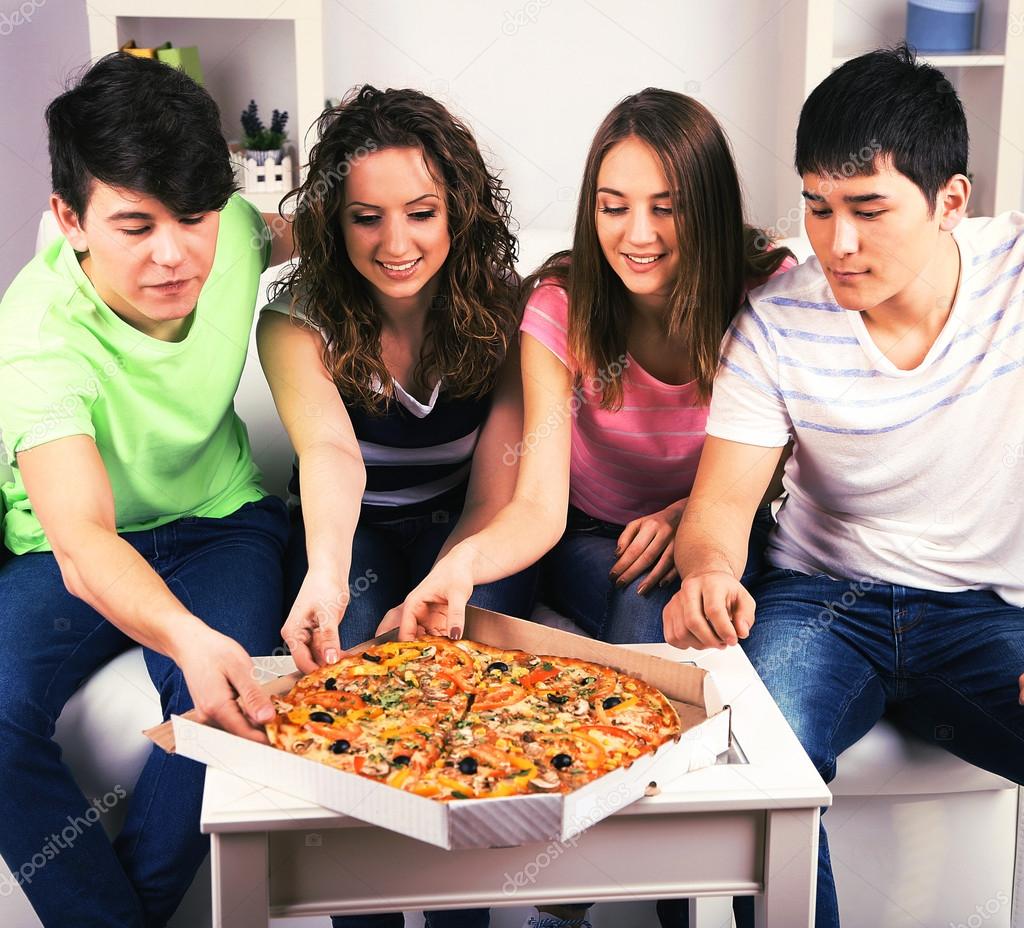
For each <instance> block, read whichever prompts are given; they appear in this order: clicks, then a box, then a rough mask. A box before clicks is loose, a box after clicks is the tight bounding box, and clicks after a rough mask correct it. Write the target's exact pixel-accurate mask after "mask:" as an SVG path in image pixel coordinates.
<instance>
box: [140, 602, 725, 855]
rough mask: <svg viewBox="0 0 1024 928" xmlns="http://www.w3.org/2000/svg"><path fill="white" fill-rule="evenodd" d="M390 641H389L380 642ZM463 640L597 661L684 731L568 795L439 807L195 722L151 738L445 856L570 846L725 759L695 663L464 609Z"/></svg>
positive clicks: (173, 724)
mask: <svg viewBox="0 0 1024 928" xmlns="http://www.w3.org/2000/svg"><path fill="white" fill-rule="evenodd" d="M393 637H395V635H394V633H390V634H389V635H385V636H382V637H381V638H378V639H375V641H385V640H388V639H389V638H393ZM464 637H465V638H468V639H471V640H473V641H480V642H484V643H486V644H489V645H494V646H496V647H499V648H507V649H521V650H524V651H529V652H531V653H533V654H538V655H555V656H558V657H574V658H579V659H581V660H588V661H593V662H595V663H598V664H605V665H606V666H609V667H613V668H615V669H617V670H621V671H624V672H625V673H628V674H630V675H632V676H634V677H638V678H639V679H641V680H644V681H646V682H647V683H649V684H651V685H653V686H656V687H657V688H658V689H660V690H661V691H662V692H663V693H664V694H665V695H666V696H667V697H668V698H669V699H670V700H671V701H672V704H673V705H674V706H675V708H676V711H677V712H678V713H679V718H680V721H681V722H682V735H681V737H680V738H679V740H678V741H670V742H668V743H667V744H664V745H662V746H661V747H660V748H659V749H658V750H657V751H656V752H655V753H654V754H648V755H646V756H643V757H639V758H637V759H636V760H635V761H634V762H633V763H632V765H631V766H629V767H624V768H620V769H618V770H614V771H612V772H611V773H607V774H605V775H604V776H602V777H599V778H598V779H596V780H594V781H592V782H590V783H588V784H586V785H585V786H583V787H581V788H580V789H577V790H575V791H573V792H571V793H568V794H561V793H560V794H557V795H543V794H536V795H526V796H508V797H503V798H496V799H465V800H453V801H450V802H437V801H435V800H433V799H429V798H425V797H422V796H417V795H415V794H414V793H409V792H404V791H402V790H400V789H396V788H394V787H392V786H388V785H387V784H385V783H378V782H376V781H374V780H370V779H367V778H365V777H360V776H357V775H356V774H351V773H346V772H344V771H341V770H336V769H335V768H333V767H329V766H327V765H325V764H321V763H318V762H316V761H312V760H309V759H307V758H305V757H302V756H300V755H296V754H288V753H286V752H284V751H280V750H277V749H276V748H272V747H269V746H268V745H263V744H258V743H256V742H254V741H247V740H246V739H244V738H239V737H238V736H236V735H232V734H228V733H227V732H225V731H222V730H221V729H219V728H216V727H214V726H212V725H209V724H204V723H201V722H198V721H196V720H195V719H194V718H190V717H189V716H190V714H191V713H186V714H185V715H180V716H179V715H175V716H172V718H171V721H169V722H165V723H164V724H163V725H160V726H158V727H156V728H153V729H150V730H149V731H147V732H146V734H147V735H148V736H149V737H150V739H152V740H153V741H154V742H155V743H156V744H158V745H159V746H160V747H162V748H163V749H164V750H166V751H168V752H174V753H178V754H181V755H183V756H185V757H190V758H192V759H193V760H197V761H200V762H201V763H204V764H206V765H208V766H210V767H216V768H218V769H220V770H224V771H226V772H228V773H231V774H234V775H235V776H238V777H241V778H243V779H245V780H248V781H250V782H254V783H258V784H260V785H262V786H269V787H271V788H273V789H276V790H280V791H281V792H282V793H287V794H289V795H291V796H295V797H297V798H299V799H304V800H307V801H309V802H314V803H316V804H317V805H321V806H324V807H326V808H328V809H333V810H335V811H337V812H341V813H344V814H345V815H350V816H352V817H354V818H357V819H360V820H361V821H364V822H369V823H370V824H373V825H379V826H380V827H382V828H387V829H390V830H391V831H395V832H398V833H400V834H403V835H407V836H408V837H411V838H417V839H418V840H420V841H425V842H427V843H429V844H434V845H437V846H438V847H442V848H449V849H454V848H487V847H514V846H519V845H522V844H529V843H531V842H537V841H564V840H567V839H569V838H571V837H573V836H574V835H576V834H578V833H579V832H581V831H583V830H584V829H586V828H589V827H590V826H591V825H593V824H595V823H597V822H599V821H600V820H601V819H603V818H606V817H607V816H609V815H611V814H612V813H613V812H615V811H617V810H618V809H621V808H622V807H623V806H626V805H629V804H630V803H632V802H635V801H636V800H638V799H640V798H641V797H643V796H644V794H645V793H646V792H649V791H650V789H651V788H652V787H654V786H656V785H657V784H659V783H662V784H670V783H671V782H672V781H674V780H676V779H677V778H678V777H679V776H681V775H682V774H685V773H687V772H689V771H692V770H697V769H699V768H701V767H707V766H710V765H712V764H714V763H715V760H716V758H717V757H718V755H719V754H721V753H723V752H724V751H726V750H728V747H729V737H730V724H729V721H730V711H729V709H728V707H723V706H722V701H721V697H720V696H719V694H718V691H717V689H716V687H715V685H714V682H713V681H712V679H711V676H710V674H708V672H707V671H705V670H701V669H700V668H698V667H695V666H694V665H692V664H686V663H676V662H673V661H669V660H665V659H664V658H660V657H653V656H651V655H649V654H644V653H642V652H640V651H636V650H633V649H631V648H623V647H618V646H616V645H611V644H605V643H604V642H601V641H593V640H591V639H589V638H581V637H580V636H579V635H573V634H570V633H568V632H563V631H559V630H557V629H553V628H547V627H545V626H543V625H538V624H536V623H534V622H529V621H524V620H522V619H513V618H511V617H509V616H504V615H499V614H498V613H495V612H488V611H487V610H484V609H477V608H475V607H473V606H470V607H469V608H468V609H467V610H466V625H465V629H464ZM362 648H365V645H363V646H362ZM362 648H356V649H353V651H355V652H358V651H360V650H362ZM300 676H301V674H299V673H291V674H287V675H285V676H280V677H278V678H277V679H275V680H273V681H271V682H269V683H266V684H264V686H263V688H264V690H265V691H266V692H268V693H271V694H283V693H286V692H288V690H290V689H291V688H292V686H293V685H294V683H295V681H296V680H298V679H299V678H300Z"/></svg>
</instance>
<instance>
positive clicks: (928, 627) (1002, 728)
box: [741, 568, 1024, 928]
mask: <svg viewBox="0 0 1024 928" xmlns="http://www.w3.org/2000/svg"><path fill="white" fill-rule="evenodd" d="M751 593H752V594H753V595H754V598H755V599H756V601H757V614H756V620H755V622H754V626H753V628H752V629H751V631H750V636H749V637H748V638H747V639H745V640H744V641H742V642H741V644H742V646H743V649H744V651H746V653H747V656H748V657H749V658H750V660H751V663H753V665H754V668H755V669H756V670H757V672H758V673H759V674H760V676H761V679H762V680H764V682H765V685H766V686H767V687H768V690H769V692H770V693H771V694H772V697H773V698H774V699H775V701H776V702H777V703H778V705H779V708H780V709H781V710H782V713H783V715H785V717H786V719H787V721H788V722H789V724H790V725H791V726H792V728H793V730H794V731H795V732H796V735H797V737H798V738H799V739H800V743H801V744H802V745H803V747H804V750H805V751H807V753H808V755H809V756H810V758H811V760H812V761H813V762H814V765H815V767H817V769H818V772H819V773H820V774H821V776H822V778H823V779H824V780H825V781H826V782H828V781H830V780H832V779H833V777H835V775H836V758H837V757H838V756H839V755H840V754H841V753H842V752H843V751H845V750H846V749H847V748H848V747H850V746H851V745H852V744H854V743H855V742H857V741H858V740H860V738H862V737H863V736H864V735H865V734H867V732H868V731H869V730H870V729H871V727H872V726H873V725H874V724H875V722H877V721H878V719H879V718H880V717H881V716H882V714H883V713H884V712H888V714H889V716H890V717H894V720H895V721H896V722H897V723H898V724H900V725H901V726H902V727H904V728H906V729H909V730H910V731H912V732H914V733H916V734H917V735H919V736H920V737H922V738H924V739H925V740H926V741H929V742H931V743H933V744H937V745H939V746H940V747H943V748H945V749H946V750H948V751H951V752H952V753H953V754H956V755H957V756H958V757H962V758H963V759H965V760H967V761H969V762H970V763H972V764H975V765H977V766H979V767H983V768H984V769H986V770H990V771H992V772H993V773H996V774H999V775H1001V776H1004V777H1007V778H1008V779H1010V780H1013V781H1015V782H1017V783H1024V709H1022V708H1021V706H1020V704H1019V702H1018V695H1019V687H1018V678H1019V677H1020V675H1021V673H1024V609H1021V608H1018V607H1017V606H1011V605H1009V604H1008V603H1006V602H1004V601H1003V600H1002V599H1000V598H999V597H998V596H997V595H996V594H995V593H992V592H990V591H987V590H967V591H965V592H960V593H937V592H932V591H929V590H918V589H912V588H908V587H903V586H893V585H890V584H886V583H881V582H876V581H872V580H870V579H864V580H856V581H855V580H833V579H831V578H829V577H825V576H808V575H806V574H802V573H798V572H796V571H793V570H781V569H778V568H769V569H768V570H766V571H765V572H764V573H763V574H762V575H761V576H760V577H759V578H758V580H757V581H756V582H755V584H754V586H753V589H752V590H751ZM817 900H818V901H817V920H816V922H815V924H816V925H817V928H833V926H837V925H838V924H839V911H838V905H837V901H836V892H835V883H834V881H833V878H832V867H831V864H830V861H829V853H828V842H827V840H826V837H825V829H824V823H823V827H822V830H821V837H820V851H819V857H818V895H817Z"/></svg>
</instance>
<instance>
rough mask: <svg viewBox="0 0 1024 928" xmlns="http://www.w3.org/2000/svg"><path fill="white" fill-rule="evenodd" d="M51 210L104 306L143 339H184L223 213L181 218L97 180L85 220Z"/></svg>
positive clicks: (57, 204)
mask: <svg viewBox="0 0 1024 928" xmlns="http://www.w3.org/2000/svg"><path fill="white" fill-rule="evenodd" d="M51 205H52V207H53V210H54V213H55V214H56V216H57V221H58V222H59V224H60V226H61V230H62V231H63V232H64V235H65V237H66V238H67V239H68V240H69V241H70V242H71V245H72V247H73V248H74V249H75V251H77V252H79V253H82V252H86V253H87V254H86V255H85V257H83V258H82V259H81V264H82V270H83V271H84V272H85V274H86V275H87V276H88V278H89V280H90V281H91V282H92V285H93V287H94V288H95V290H96V293H97V294H98V295H99V297H100V299H102V300H103V302H104V303H106V304H107V306H109V307H110V308H111V309H112V310H113V311H114V312H115V313H117V315H118V316H120V317H121V318H122V319H124V320H125V322H127V323H128V324H129V325H131V326H134V327H135V328H136V329H138V330H139V331H140V332H144V333H145V334H147V335H151V336H153V337H154V338H160V339H164V340H168V341H169V340H173V339H175V338H176V337H178V335H179V333H180V331H181V330H182V328H183V326H184V324H185V320H186V318H187V317H188V316H189V315H190V314H191V312H192V310H193V309H195V306H196V301H197V300H198V299H199V292H200V290H202V288H203V284H204V283H206V279H207V277H209V276H210V268H211V267H212V266H213V259H214V254H215V252H216V249H217V230H218V229H219V228H220V213H217V212H214V211H210V212H206V213H198V214H196V215H194V216H178V215H176V214H174V213H172V212H170V211H169V210H168V209H167V207H165V206H164V205H163V203H161V202H160V201H159V200H158V199H156V198H155V197H151V196H147V195H146V194H141V193H135V192H133V191H130V190H125V189H123V188H119V187H110V186H108V185H107V184H104V183H101V182H100V181H96V180H94V181H93V182H92V185H91V191H90V195H89V201H88V204H87V206H86V209H85V215H84V216H83V217H82V218H81V220H80V219H79V218H78V217H76V216H75V214H74V212H73V211H72V210H71V208H70V207H69V206H67V204H66V203H64V202H63V201H62V200H61V199H60V198H59V197H57V196H54V197H52V198H51Z"/></svg>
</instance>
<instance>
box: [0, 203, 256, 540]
mask: <svg viewBox="0 0 1024 928" xmlns="http://www.w3.org/2000/svg"><path fill="white" fill-rule="evenodd" d="M264 228H265V227H264V224H263V218H262V217H261V216H260V214H259V213H258V212H257V211H256V209H255V208H254V207H253V206H252V205H251V204H250V203H248V202H247V201H246V200H244V199H242V197H240V196H238V195H235V196H233V197H232V198H231V199H230V200H229V201H228V203H227V205H226V206H225V207H224V209H223V210H222V212H221V215H220V229H219V231H218V233H217V251H216V255H215V258H214V262H213V267H212V269H211V272H210V276H209V278H208V279H207V281H206V283H205V284H204V286H203V289H202V292H201V293H200V295H199V301H198V303H197V304H196V309H195V315H194V318H193V320H192V325H191V328H190V329H189V331H188V334H187V335H186V336H185V338H184V339H183V340H182V341H180V342H165V341H161V340H159V339H156V338H152V337H151V336H149V335H145V334H143V333H142V332H140V331H139V330H138V329H135V328H133V327H132V326H130V325H129V324H128V323H127V322H125V321H124V320H123V319H121V318H120V317H119V316H117V315H116V314H115V313H114V312H113V311H112V310H111V309H110V308H109V307H108V306H107V305H106V304H105V303H104V302H103V301H102V300H101V299H100V298H99V296H98V295H97V293H96V291H95V289H94V288H93V286H92V284H91V283H90V281H89V278H88V277H86V275H85V273H84V272H83V271H82V268H81V266H80V265H79V263H78V258H77V256H76V255H75V251H74V249H73V248H72V247H71V245H70V243H69V242H67V241H66V240H65V239H64V238H61V239H59V240H58V241H56V242H54V243H53V244H52V245H50V246H49V247H47V248H46V249H45V250H44V251H41V252H40V253H39V254H38V255H36V257H35V258H34V259H33V260H32V261H31V262H30V263H29V264H28V265H27V266H26V267H25V268H24V269H23V270H22V271H21V273H20V274H18V276H17V277H16V278H15V280H14V282H13V283H12V284H11V286H10V288H9V289H8V291H7V293H6V294H5V295H4V298H3V300H2V301H0V438H2V445H0V453H2V454H3V457H4V459H5V460H6V462H7V463H9V464H11V465H12V466H13V472H14V479H13V481H11V482H9V483H5V484H4V485H3V486H2V487H0V493H2V496H3V503H4V507H3V508H5V509H6V515H5V516H4V522H3V534H4V542H5V544H6V545H7V547H8V548H9V549H10V550H11V551H13V552H14V553H15V554H24V553H26V552H29V551H49V550H51V546H50V544H49V542H48V541H47V539H46V536H45V535H44V534H43V530H42V527H41V526H40V524H39V520H38V519H37V518H36V516H35V513H34V512H33V511H32V506H31V503H30V502H29V500H28V497H27V495H26V493H25V486H24V483H23V482H22V479H21V474H20V473H19V471H18V467H17V463H16V461H15V455H16V454H17V453H18V452H19V451H26V450H28V449H29V448H34V447H36V446H37V445H42V444H45V443H47V442H51V441H55V440H57V439H59V438H66V437H68V436H70V435H88V436H90V437H91V438H93V439H94V440H95V442H96V446H97V448H98V449H99V452H100V455H101V457H102V458H103V463H104V465H105V466H106V470H107V474H108V475H109V477H110V483H111V487H112V488H113V492H114V504H115V509H116V519H117V530H118V531H119V532H131V531H140V530H144V529H150V528H155V527H157V526H159V525H164V524H166V523H168V522H172V521H174V520H175V519H180V518H182V517H184V516H204V517H210V518H219V517H222V516H226V515H230V514H231V513H232V512H234V511H235V510H236V509H238V508H239V507H240V506H242V505H244V504H245V503H248V502H254V501H255V500H258V499H261V498H262V497H263V496H264V495H265V493H264V491H263V490H262V489H261V488H260V485H259V483H260V473H259V470H258V469H257V467H256V465H255V464H254V463H253V460H252V452H251V450H250V448H249V437H248V434H247V433H246V430H245V426H244V425H243V423H242V420H241V419H239V418H238V416H237V415H236V414H235V409H234V396H235V391H236V390H237V389H238V382H239V380H240V379H241V376H242V367H243V366H244V364H245V358H246V352H247V351H248V348H249V336H250V333H251V330H252V321H253V313H254V310H255V306H256V294H257V290H258V288H259V277H260V274H261V273H262V272H263V271H264V270H265V269H266V267H267V262H268V260H269V257H270V247H269V243H267V242H266V237H265V236H264V235H263V232H264ZM261 243H262V245H261Z"/></svg>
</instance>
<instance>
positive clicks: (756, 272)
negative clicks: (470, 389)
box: [382, 89, 789, 642]
mask: <svg viewBox="0 0 1024 928" xmlns="http://www.w3.org/2000/svg"><path fill="white" fill-rule="evenodd" d="M767 245H768V242H767V240H766V239H765V237H764V236H763V235H762V234H761V233H759V232H758V231H757V230H754V229H751V228H749V227H747V226H745V225H744V223H743V210H742V202H741V195H740V188H739V181H738V178H737V175H736V168H735V165H734V163H733V160H732V154H731V152H730V150H729V145H728V142H727V140H726V138H725V135H724V133H723V132H722V129H721V127H720V126H719V125H718V123H717V121H716V120H715V118H714V117H713V116H712V115H711V114H710V113H709V112H708V110H707V109H705V108H704V107H703V106H702V105H701V104H700V103H698V102H697V101H696V100H693V99H692V98H690V97H686V96H683V95H682V94H678V93H674V92H671V91H666V90H654V89H648V90H644V91H642V92H640V93H638V94H635V95H633V96H631V97H628V98H626V99H625V100H623V101H622V102H621V103H620V104H619V105H618V106H616V107H615V109H613V110H612V112H611V113H610V114H609V115H608V116H607V118H606V119H605V120H604V122H603V123H602V125H601V127H600V128H599V129H598V132H597V135H596V137H595V139H594V142H593V144H592V145H591V149H590V153H589V156H588V158H587V164H586V168H585V172H584V176H583V183H582V184H581V188H580V200H579V207H578V210H577V218H576V227H575V232H574V237H573V248H572V250H571V251H568V252H562V253H560V254H557V255H554V256H552V258H550V259H549V260H548V261H547V262H546V263H545V264H544V266H543V267H542V268H541V269H540V270H539V271H538V272H537V274H535V275H533V276H532V277H530V278H528V279H527V280H526V281H525V282H524V293H525V294H526V306H525V311H524V317H523V322H522V326H521V330H522V333H523V334H522V346H521V347H522V374H523V397H524V405H525V420H524V433H523V439H522V441H521V442H520V443H519V445H518V446H517V447H515V448H512V447H509V448H507V449H506V452H505V455H504V459H503V461H502V462H501V464H502V465H503V466H509V467H510V466H514V465H515V464H516V462H520V467H519V475H518V479H517V483H516V490H515V495H514V497H513V499H512V501H511V502H510V503H509V504H508V505H506V506H505V507H504V508H503V509H502V510H501V511H500V512H499V513H498V514H497V515H496V516H495V518H494V519H493V520H492V521H491V522H490V523H489V524H488V525H487V526H486V527H484V528H483V529H482V530H480V531H479V532H477V533H476V534H474V535H472V536H470V537H469V538H466V539H465V540H464V541H462V542H460V543H459V544H458V545H456V546H455V547H454V548H452V550H451V551H450V552H449V553H448V554H447V555H446V557H445V558H443V559H442V560H441V561H439V562H438V563H437V564H436V565H435V567H434V569H433V570H432V571H431V573H430V574H429V575H428V576H427V577H426V578H425V579H424V580H423V582H422V583H421V584H420V585H419V586H418V587H417V588H416V589H414V590H413V591H412V593H410V594H409V596H408V597H407V599H406V601H405V603H404V604H403V605H402V606H401V607H399V608H398V609H396V610H393V612H392V613H389V615H388V617H387V618H386V619H385V623H384V625H385V626H391V625H394V624H401V626H402V632H403V634H404V635H408V636H412V635H414V634H415V632H416V628H417V625H418V626H419V627H420V628H422V629H426V630H430V631H434V632H437V631H439V630H447V631H448V632H450V633H451V634H452V635H453V636H454V635H456V634H458V633H460V632H461V628H462V622H463V614H464V606H465V603H466V600H467V599H468V597H469V595H470V594H471V592H472V588H473V586H475V585H477V584H480V583H486V582H489V581H491V580H495V579H498V578H500V577H506V576H510V575H511V574H514V573H515V572H516V571H518V570H521V569H522V568H523V567H525V566H527V565H529V564H531V563H533V562H534V561H536V560H537V559H538V558H540V557H542V556H544V555H545V554H547V556H546V557H545V558H544V562H543V563H544V573H545V575H546V577H547V583H546V584H545V586H546V590H545V593H546V596H545V598H546V601H547V602H548V603H549V604H550V605H551V606H553V607H554V608H556V609H558V610H559V611H560V612H563V613H564V614H566V615H568V616H570V617H571V618H572V619H573V620H574V621H576V622H577V624H579V625H581V626H582V627H583V628H584V629H586V630H587V631H588V632H589V633H590V634H592V635H594V636H596V637H600V638H603V639H604V640H607V641H616V642H625V641H661V640H663V631H662V610H663V608H664V606H665V604H666V603H667V602H668V600H669V599H670V598H671V596H672V594H673V593H674V592H675V591H676V590H678V589H679V579H678V575H677V574H676V572H675V568H674V565H673V561H672V542H673V539H674V536H675V531H676V527H677V526H678V524H679V520H680V517H681V514H682V511H683V508H684V507H685V506H686V497H687V496H688V495H689V493H690V489H691V486H692V483H693V478H694V475H695V473H696V469H697V461H698V459H699V457H700V452H701V448H702V447H703V443H704V424H705V420H706V418H707V411H708V400H709V397H710V392H711V383H712V380H713V378H714V373H715V369H716V367H717V363H718V351H719V346H720V344H721V340H722V337H723V336H724V334H725V331H726V328H727V327H728V325H729V322H730V321H731V319H732V317H733V316H734V315H735V313H736V311H737V310H738V308H739V306H740V304H741V303H742V301H743V298H744V294H745V292H746V290H747V288H748V286H753V285H755V284H757V283H760V282H761V281H763V280H764V279H766V278H767V277H768V276H770V275H771V274H773V273H775V272H776V271H778V270H779V269H780V267H782V266H783V265H784V263H785V262H786V260H787V257H788V254H789V253H788V252H787V251H785V250H784V249H778V250H771V249H770V248H768V247H766V246H767ZM520 459H521V460H520ZM494 466H499V464H498V462H495V464H494ZM761 543H762V544H763V538H761ZM382 627H383V626H382Z"/></svg>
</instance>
